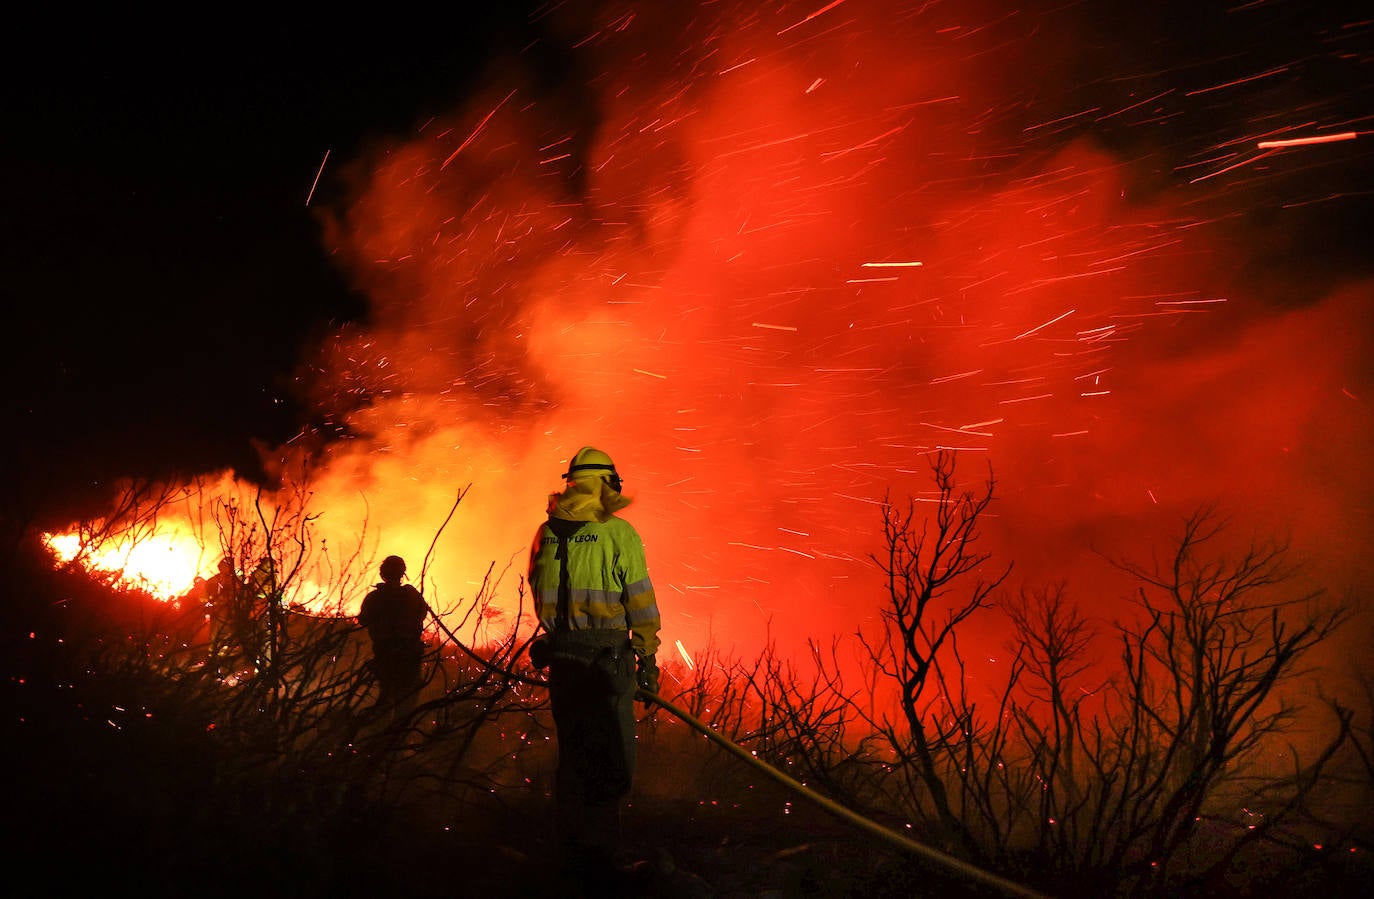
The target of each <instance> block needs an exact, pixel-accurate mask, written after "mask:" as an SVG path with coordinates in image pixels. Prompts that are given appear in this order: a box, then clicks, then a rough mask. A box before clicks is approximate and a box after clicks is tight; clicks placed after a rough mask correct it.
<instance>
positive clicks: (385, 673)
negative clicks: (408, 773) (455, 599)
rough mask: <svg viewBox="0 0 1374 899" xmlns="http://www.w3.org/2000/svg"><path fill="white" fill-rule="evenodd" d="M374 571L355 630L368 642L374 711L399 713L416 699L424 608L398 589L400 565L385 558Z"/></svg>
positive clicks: (411, 593) (415, 595) (414, 594)
mask: <svg viewBox="0 0 1374 899" xmlns="http://www.w3.org/2000/svg"><path fill="white" fill-rule="evenodd" d="M379 571H380V573H381V575H382V582H381V583H380V584H378V585H377V586H376V587H375V588H374V589H373V590H372V592H370V593H368V594H367V596H366V597H364V599H363V605H362V609H361V610H359V612H358V624H360V625H362V626H363V627H365V628H367V635H368V637H369V638H371V640H372V673H373V674H375V675H376V677H377V686H378V688H379V691H380V692H379V696H378V697H377V705H376V708H377V709H379V710H389V711H391V712H393V713H401V712H404V711H406V710H408V709H409V708H411V707H413V706H414V704H415V702H416V700H417V699H418V698H419V697H418V693H419V689H420V682H421V680H422V673H423V668H424V664H423V661H424V649H425V647H424V636H423V633H424V625H425V616H427V615H428V614H429V606H428V605H427V604H426V603H425V600H424V597H423V596H421V595H420V591H419V590H416V589H415V587H413V586H412V585H410V584H402V583H401V578H403V577H405V573H406V563H405V559H402V558H401V557H400V556H387V557H386V558H385V559H383V560H382V564H381V566H380V568H379Z"/></svg>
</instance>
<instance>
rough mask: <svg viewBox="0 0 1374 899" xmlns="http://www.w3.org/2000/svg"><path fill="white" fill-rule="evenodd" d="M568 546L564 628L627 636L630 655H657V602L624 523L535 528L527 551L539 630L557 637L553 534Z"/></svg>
mask: <svg viewBox="0 0 1374 899" xmlns="http://www.w3.org/2000/svg"><path fill="white" fill-rule="evenodd" d="M555 528H557V529H558V530H562V531H564V533H565V534H566V535H567V536H566V541H567V551H568V559H567V568H568V610H567V616H568V617H567V627H568V629H570V630H574V631H586V630H601V631H625V630H628V631H630V633H631V641H630V642H631V645H632V646H633V647H634V651H635V655H637V656H648V655H653V654H654V653H655V652H657V651H658V642H659V641H658V630H659V627H660V623H661V622H660V620H659V612H658V601H657V600H656V599H655V598H654V588H653V584H651V583H650V582H649V569H648V566H647V563H646V562H645V559H644V544H643V543H642V542H641V541H640V539H639V533H638V532H637V531H635V529H634V526H633V525H631V524H630V523H629V522H628V521H625V520H624V519H623V518H615V517H613V516H612V517H609V518H608V519H607V520H606V521H576V522H574V521H565V520H562V519H553V520H551V521H546V522H545V523H544V524H543V525H541V526H540V528H539V531H538V533H537V534H536V535H535V538H534V545H533V546H532V547H531V549H530V570H529V583H530V590H531V592H532V593H533V596H534V609H535V614H536V615H538V616H539V621H540V623H541V624H543V626H544V629H545V630H547V631H548V632H549V633H551V634H555V633H557V631H558V585H559V579H560V569H561V565H560V561H561V560H560V559H559V557H558V543H559V538H558V535H557V531H556V530H555Z"/></svg>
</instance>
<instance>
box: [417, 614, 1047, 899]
mask: <svg viewBox="0 0 1374 899" xmlns="http://www.w3.org/2000/svg"><path fill="white" fill-rule="evenodd" d="M430 614H431V616H432V618H433V620H434V622H435V624H436V625H437V626H438V628H439V629H440V630H441V631H442V632H443V633H444V634H445V635H446V636H447V637H448V639H449V641H450V642H452V643H453V644H454V645H455V646H457V647H458V648H459V649H461V650H463V652H464V653H465V654H466V655H467V656H468V657H469V658H471V659H472V660H474V661H476V662H478V663H479V664H481V665H483V666H484V667H486V668H488V669H489V670H491V671H494V672H499V673H500V674H501V675H502V676H504V677H508V678H510V679H511V680H515V681H519V682H520V683H524V684H529V685H530V686H535V687H547V686H548V685H549V684H548V681H546V680H541V679H537V678H531V677H525V676H523V675H520V674H516V673H514V672H513V671H510V670H509V669H506V668H502V667H499V666H495V665H492V663H491V662H489V661H488V660H486V659H484V658H482V656H481V655H480V654H479V653H477V652H474V651H473V650H472V649H470V648H468V646H467V645H466V644H464V643H463V641H461V640H459V639H458V637H457V635H456V634H454V633H453V631H451V630H449V629H448V626H447V625H445V624H444V622H443V620H442V619H441V618H440V617H439V615H438V614H436V613H434V612H433V610H431V613H430ZM635 698H636V699H638V700H640V701H642V702H650V703H653V704H654V705H656V706H658V707H659V708H661V709H663V710H664V711H665V712H667V713H668V714H670V715H672V716H673V717H674V718H677V719H678V720H679V721H681V722H682V723H683V724H686V725H687V726H688V727H690V728H691V729H692V730H694V731H696V732H697V733H699V734H701V735H702V736H704V737H706V738H707V739H709V740H710V741H711V742H713V743H715V744H716V745H717V746H719V747H721V748H722V749H724V750H725V751H726V752H728V753H730V754H731V755H733V756H735V757H736V758H738V759H740V760H741V761H743V762H746V763H747V764H749V765H752V766H753V767H754V768H755V769H756V770H758V771H759V772H761V773H762V774H764V775H766V776H768V777H769V778H771V779H772V780H774V781H776V782H777V783H779V784H781V785H782V786H784V787H786V788H787V789H789V790H791V791H792V792H794V793H796V794H797V795H798V796H801V797H803V798H805V799H808V800H810V801H811V802H814V803H815V804H816V805H818V806H820V807H821V808H822V809H823V810H825V811H827V812H829V813H830V814H832V815H834V816H835V817H837V818H839V819H840V820H842V821H846V822H848V823H849V824H852V825H854V826H856V827H858V828H859V829H861V830H863V831H865V832H866V833H868V834H870V835H871V836H875V837H877V838H878V839H879V840H881V841H882V842H884V843H886V844H887V845H888V846H890V847H892V848H895V849H898V850H900V851H902V852H906V853H909V854H911V855H915V856H917V857H918V858H921V859H923V860H925V861H927V862H931V863H933V864H935V865H937V866H939V867H941V868H945V869H947V870H949V871H952V872H955V873H956V874H958V875H959V876H961V877H964V878H967V879H968V880H972V881H975V882H977V883H981V884H985V885H987V886H991V887H993V888H994V889H997V890H1000V891H1001V892H1002V893H1005V894H1006V895H1008V896H1019V897H1023V899H1050V897H1049V896H1047V895H1046V894H1044V893H1041V892H1039V891H1037V890H1033V889H1031V888H1030V887H1028V886H1025V885H1023V884H1019V883H1017V882H1016V881H1014V880H1008V879H1006V878H1005V877H999V876H998V875H996V874H993V873H992V872H990V871H985V870H983V869H982V868H979V867H978V866H976V865H972V864H969V863H968V862H966V861H963V860H962V859H958V858H955V857H954V856H952V855H949V854H948V853H945V852H941V851H940V850H938V849H935V848H932V847H930V846H927V845H925V844H924V843H918V842H917V841H915V840H912V839H908V838H907V837H904V836H902V835H901V834H899V833H894V832H893V831H891V830H889V829H888V828H886V827H884V826H883V825H881V824H879V823H878V822H876V821H874V820H872V819H871V818H866V817H864V816H863V815H860V814H859V813H858V812H856V811H854V810H852V809H850V808H847V807H845V806H843V805H841V804H840V803H838V802H836V801H834V800H833V799H829V798H827V797H825V796H822V795H821V794H820V793H817V792H816V791H815V790H812V789H811V788H810V787H808V786H806V785H805V784H803V783H801V782H800V781H798V780H795V779H794V778H792V777H789V776H788V775H786V774H784V773H783V772H782V771H779V770H778V769H777V768H775V767H773V766H772V765H770V764H768V763H767V762H765V761H764V760H763V759H760V758H758V757H757V756H755V755H754V754H753V753H751V752H749V751H748V750H747V749H745V748H744V747H743V746H741V745H739V744H738V743H736V742H734V741H733V740H731V739H729V738H728V737H725V736H723V735H721V734H720V733H718V732H716V731H715V730H713V729H712V728H710V727H709V726H707V725H706V724H705V723H703V722H702V721H700V720H698V719H697V718H696V717H694V716H693V715H692V714H690V713H689V712H687V711H686V710H684V709H680V708H678V707H677V706H675V705H673V704H672V703H671V702H669V701H668V700H666V699H664V698H663V697H662V696H659V695H658V694H657V693H651V692H649V691H648V690H645V689H643V688H640V689H639V690H637V691H636V693H635Z"/></svg>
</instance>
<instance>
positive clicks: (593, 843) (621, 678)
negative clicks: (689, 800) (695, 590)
mask: <svg viewBox="0 0 1374 899" xmlns="http://www.w3.org/2000/svg"><path fill="white" fill-rule="evenodd" d="M563 477H564V479H565V481H566V484H565V487H564V490H563V492H562V493H557V494H553V495H551V496H550V497H549V506H548V520H547V521H545V522H544V524H542V525H541V526H540V528H539V531H538V533H537V534H536V535H535V538H534V545H533V547H531V551H530V568H529V584H530V590H531V593H532V594H533V598H534V607H535V612H536V614H537V615H538V616H539V623H540V625H541V626H542V629H543V631H544V633H543V634H542V635H541V636H540V637H539V639H538V640H536V641H535V643H534V644H533V645H532V646H531V652H530V656H531V660H532V661H533V662H534V664H535V665H536V666H538V667H540V668H543V667H545V665H547V666H548V668H549V692H550V699H551V701H552V704H553V718H554V725H555V727H556V729H557V733H558V772H557V779H556V782H555V797H556V803H557V808H558V827H559V835H560V838H561V841H562V843H563V847H564V851H565V852H566V853H568V856H569V857H568V861H569V862H570V863H572V864H574V865H577V866H587V867H584V870H587V869H590V870H593V871H598V870H604V869H605V868H606V867H608V866H609V863H610V861H611V858H612V856H613V854H614V852H615V851H616V849H617V848H618V847H619V840H620V802H621V800H622V799H623V798H624V797H625V796H626V794H628V793H629V791H630V784H631V781H632V779H633V777H634V770H635V712H634V698H635V691H636V689H637V688H643V689H645V690H647V691H649V692H651V693H657V692H658V666H657V664H656V660H655V653H656V652H657V651H658V644H659V640H658V630H659V624H660V622H659V611H658V603H657V601H656V600H655V599H654V588H653V585H652V584H651V583H650V582H649V571H648V567H647V564H646V562H645V558H644V545H643V543H642V542H641V541H640V538H639V533H638V532H637V531H636V530H635V529H634V526H633V525H631V524H630V523H629V522H627V521H625V520H624V519H622V518H618V517H616V514H615V513H616V512H619V511H620V510H621V509H624V508H625V507H626V506H628V505H629V504H630V500H629V499H628V498H626V497H625V496H623V495H621V492H620V488H621V480H620V475H619V474H618V473H617V472H616V468H615V463H614V462H613V461H611V457H610V456H608V455H607V454H606V453H604V452H602V451H601V450H598V449H595V448H594V447H590V446H589V447H583V448H582V449H581V450H579V451H578V453H577V455H575V456H574V457H573V458H572V461H571V463H570V464H569V466H568V470H567V472H565V473H564V475H563Z"/></svg>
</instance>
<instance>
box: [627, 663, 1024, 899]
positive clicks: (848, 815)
mask: <svg viewBox="0 0 1374 899" xmlns="http://www.w3.org/2000/svg"><path fill="white" fill-rule="evenodd" d="M635 695H636V698H637V699H640V700H642V701H645V702H651V703H653V704H654V705H656V706H658V707H659V708H661V709H663V710H664V711H665V712H667V713H669V714H670V715H672V716H673V717H674V718H677V719H678V720H679V721H681V722H682V723H683V724H686V725H687V726H688V727H690V728H691V729H692V730H694V731H696V732H697V733H699V734H701V735H702V736H704V737H706V738H707V739H709V740H711V741H712V742H713V743H715V744H716V745H717V746H719V747H721V748H722V749H724V750H725V751H726V752H729V753H730V754H731V755H733V756H735V757H736V758H738V759H740V760H742V761H744V762H747V763H748V764H750V765H752V766H754V768H755V769H756V770H758V771H759V772H761V773H763V774H765V775H767V776H768V777H770V778H772V779H773V780H775V781H777V782H778V783H780V784H782V785H783V786H784V787H786V788H787V789H789V790H791V791H792V792H794V793H796V794H797V795H799V796H802V797H804V798H806V799H809V800H811V801H812V802H814V803H815V804H816V805H818V806H820V807H821V808H822V809H824V810H825V811H827V812H829V813H830V814H832V815H834V816H835V817H837V818H839V819H841V820H842V821H847V822H848V823H850V824H853V825H854V826H856V827H858V828H859V829H861V830H863V831H865V832H867V833H869V834H870V835H872V836H875V837H877V838H878V839H880V840H882V841H883V842H884V843H886V844H887V845H889V846H891V847H893V848H896V849H899V850H901V851H903V852H907V853H910V854H912V855H915V856H918V857H919V858H921V859H924V860H925V861H928V862H932V863H934V864H935V865H938V866H939V867H942V868H946V869H948V870H950V871H953V872H955V873H957V874H958V875H960V876H961V877H965V878H967V879H969V880H973V881H977V882H978V883H982V884H986V885H988V886H991V887H994V888H995V889H998V890H1000V891H1002V892H1003V893H1005V894H1007V895H1008V896H1022V897H1026V899H1049V897H1047V896H1046V895H1045V894H1044V893H1041V892H1038V891H1036V890H1033V889H1031V888H1030V887H1028V886H1024V885H1022V884H1019V883H1016V882H1015V881H1012V880H1007V879H1006V878H1004V877H999V876H997V875H996V874H993V873H991V872H990V871H985V870H983V869H982V868H979V867H977V866H975V865H971V864H969V863H968V862H966V861H963V860H962V859H958V858H955V857H954V856H952V855H948V854H946V853H944V852H941V851H940V850H938V849H933V848H931V847H930V846H926V845H925V844H923V843H918V842H917V841H915V840H911V839H908V838H906V837H904V836H902V835H901V834H899V833H894V832H893V831H891V830H889V829H888V828H886V827H884V826H883V825H881V824H879V823H878V822H876V821H874V820H872V819H870V818H865V817H864V816H863V815H860V814H859V813H858V812H855V811H853V810H852V809H849V808H846V807H845V806H843V805H841V804H839V803H838V802H835V801H834V800H833V799H829V798H827V797H825V796H822V795H821V794H820V793H817V792H816V791H815V790H812V789H811V788H810V787H808V786H806V785H805V784H803V783H801V782H800V781H797V780H795V779H793V778H791V777H789V776H787V775H786V774H784V773H783V772H781V771H779V770H778V769H777V768H775V767H773V766H772V765H770V764H768V763H767V762H765V761H763V760H762V759H760V758H758V757H757V756H755V755H754V754H753V753H751V752H749V751H748V750H746V749H745V748H744V747H743V746H741V745H739V744H738V743H736V742H734V741H732V740H730V739H728V738H727V737H724V736H722V735H721V734H719V733H717V732H716V731H715V730H713V729H711V728H710V727H708V726H707V725H706V724H705V723H703V722H701V721H699V720H698V719H697V718H695V717H693V716H692V715H691V714H689V713H688V712H686V711H685V710H683V709H680V708H678V707H677V706H675V705H673V704H672V703H671V702H669V701H668V700H666V699H664V698H663V697H661V696H659V695H658V694H657V693H650V692H649V691H648V690H643V689H641V690H639V691H638V692H637V693H636V694H635Z"/></svg>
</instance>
